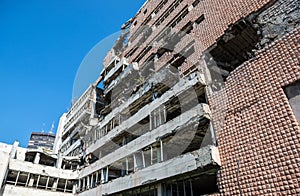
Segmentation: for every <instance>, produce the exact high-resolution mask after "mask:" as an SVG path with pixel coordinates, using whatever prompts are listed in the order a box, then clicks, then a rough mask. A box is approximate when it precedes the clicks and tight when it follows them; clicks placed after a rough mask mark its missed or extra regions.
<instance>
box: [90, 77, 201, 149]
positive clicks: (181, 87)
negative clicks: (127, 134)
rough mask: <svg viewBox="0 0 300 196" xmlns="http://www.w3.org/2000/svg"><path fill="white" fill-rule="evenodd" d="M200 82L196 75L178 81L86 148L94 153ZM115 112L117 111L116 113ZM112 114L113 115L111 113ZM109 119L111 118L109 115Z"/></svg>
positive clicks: (103, 122) (105, 121) (102, 125)
mask: <svg viewBox="0 0 300 196" xmlns="http://www.w3.org/2000/svg"><path fill="white" fill-rule="evenodd" d="M198 82H199V78H198V77H195V78H193V79H192V80H188V79H186V80H181V81H180V82H178V83H177V84H176V85H175V86H174V87H172V88H171V89H170V90H168V91H167V92H166V93H164V94H163V95H162V96H161V97H160V98H158V99H156V100H154V101H152V102H151V103H149V104H147V105H146V106H144V107H143V108H142V109H141V110H139V111H138V112H137V113H136V114H135V115H133V116H131V117H130V118H129V119H127V120H126V121H125V122H123V123H122V124H121V125H119V126H117V127H116V128H114V129H113V130H111V131H110V132H109V133H108V134H107V135H105V136H104V137H102V138H100V139H99V140H97V141H96V142H95V144H93V145H91V146H90V147H88V148H87V149H86V153H87V154H89V153H93V152H95V151H96V150H97V149H99V148H100V147H102V146H103V145H104V144H105V143H107V142H109V141H111V139H112V138H114V137H116V136H117V135H118V134H120V133H122V131H124V130H126V129H128V128H130V127H132V126H133V125H134V124H136V123H137V122H139V121H140V120H142V119H144V118H145V117H147V116H148V115H149V114H150V113H151V112H152V111H153V110H155V109H156V108H158V107H159V106H161V105H162V104H164V103H165V102H167V101H169V100H170V98H171V97H174V96H178V95H179V94H181V93H183V92H184V91H186V89H188V88H190V87H192V86H194V85H195V84H197V83H198ZM114 114H115V113H114ZM109 115H110V114H109ZM111 115H113V114H112V113H111ZM108 119H111V117H109V118H108ZM107 122H108V121H107V120H104V121H102V122H101V124H100V126H99V127H98V129H101V128H103V127H104V126H105V125H106V124H105V123H107Z"/></svg>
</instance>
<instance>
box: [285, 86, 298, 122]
mask: <svg viewBox="0 0 300 196" xmlns="http://www.w3.org/2000/svg"><path fill="white" fill-rule="evenodd" d="M284 92H285V94H286V96H287V98H288V100H289V103H290V105H291V107H292V110H293V112H294V115H295V117H296V119H297V121H298V123H299V124H300V81H297V82H295V83H293V84H290V85H288V86H285V87H284Z"/></svg>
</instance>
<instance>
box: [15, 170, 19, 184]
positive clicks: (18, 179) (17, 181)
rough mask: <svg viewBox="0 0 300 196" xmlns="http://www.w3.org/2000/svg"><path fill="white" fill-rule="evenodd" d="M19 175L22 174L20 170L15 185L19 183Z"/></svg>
mask: <svg viewBox="0 0 300 196" xmlns="http://www.w3.org/2000/svg"><path fill="white" fill-rule="evenodd" d="M19 176H20V171H18V175H17V178H16V181H15V186H16V185H17V183H18V180H19Z"/></svg>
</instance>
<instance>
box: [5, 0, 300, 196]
mask: <svg viewBox="0 0 300 196" xmlns="http://www.w3.org/2000/svg"><path fill="white" fill-rule="evenodd" d="M299 17H300V14H299V2H298V1H294V0H261V1H253V0H250V1H244V0H239V1H236V0H227V1H225V0H207V1H200V0H148V1H146V2H145V4H144V5H143V6H142V7H141V8H140V10H139V11H138V12H137V14H136V15H135V16H134V17H133V18H131V19H130V20H128V21H127V22H126V23H125V24H124V25H123V26H122V35H121V36H120V37H119V39H118V40H117V41H116V43H115V45H114V46H113V48H112V49H111V50H110V51H109V53H108V54H107V56H106V57H105V59H104V60H103V65H104V69H103V70H102V71H101V73H99V78H98V79H97V80H96V81H95V82H94V83H93V84H91V85H90V86H89V87H88V88H87V89H86V91H85V92H84V93H83V94H82V96H81V97H80V98H79V99H78V100H77V101H76V102H75V103H74V104H73V105H72V108H71V109H70V110H69V111H68V112H67V113H65V114H63V115H62V116H61V118H60V122H59V126H58V130H57V133H56V140H55V144H54V148H53V153H51V154H48V153H45V152H42V151H37V150H35V151H32V150H31V151H30V150H28V149H24V148H20V147H18V143H15V144H14V145H6V144H0V146H1V149H2V151H1V152H0V153H1V157H3V158H2V159H1V160H0V167H1V168H0V169H1V170H0V185H1V194H2V195H22V194H23V195H29V194H38V195H80V196H81V195H82V196H84V195H113V196H135V195H139V196H146V195H147V196H148V195H149V196H150V195H151V196H194V195H300V169H299V168H300V146H299V144H300V126H299V123H300V115H299V114H300V111H299V108H300V106H299V104H300V90H299V89H300V63H299V60H300V59H299V58H300V53H299V48H300V46H299V38H300V29H299Z"/></svg>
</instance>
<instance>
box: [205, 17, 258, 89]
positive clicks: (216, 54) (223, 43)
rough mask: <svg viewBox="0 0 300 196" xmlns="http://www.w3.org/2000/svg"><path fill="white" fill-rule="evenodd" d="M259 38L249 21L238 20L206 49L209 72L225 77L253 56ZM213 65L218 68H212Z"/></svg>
mask: <svg viewBox="0 0 300 196" xmlns="http://www.w3.org/2000/svg"><path fill="white" fill-rule="evenodd" d="M260 39H261V38H260V36H259V35H258V34H257V31H256V29H255V28H254V27H253V25H252V24H251V22H249V21H248V20H247V19H241V20H239V21H238V22H236V23H235V24H233V25H232V26H230V27H229V28H228V29H227V30H226V31H225V34H224V35H223V36H222V37H221V38H220V39H219V40H218V41H217V43H216V44H215V45H213V46H212V47H211V48H210V49H208V51H207V52H208V53H209V54H208V56H209V58H207V59H209V60H206V63H207V65H208V68H209V69H210V71H211V72H214V73H217V72H218V73H217V74H221V75H222V76H223V78H224V79H225V78H226V77H227V76H228V75H229V73H230V72H231V71H233V70H234V69H235V68H237V67H238V66H239V65H241V64H242V63H244V62H245V61H247V60H249V59H250V58H252V57H253V56H254V50H255V49H256V45H257V43H258V42H259V40H260ZM211 57H212V58H211ZM211 59H213V60H211ZM214 67H217V68H218V70H213V68H214ZM211 74H212V73H211ZM215 90H218V88H216V89H215Z"/></svg>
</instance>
